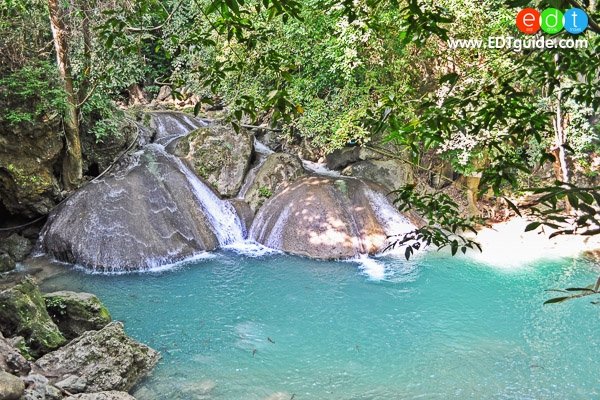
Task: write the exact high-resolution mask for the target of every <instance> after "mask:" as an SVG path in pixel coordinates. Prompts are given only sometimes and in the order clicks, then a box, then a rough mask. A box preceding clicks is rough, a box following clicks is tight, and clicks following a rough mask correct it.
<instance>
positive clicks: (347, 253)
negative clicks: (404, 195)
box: [250, 176, 414, 259]
mask: <svg viewBox="0 0 600 400" xmlns="http://www.w3.org/2000/svg"><path fill="white" fill-rule="evenodd" d="M413 229H414V225H413V224H412V223H411V222H410V221H409V220H408V219H407V218H406V217H404V216H403V215H401V214H400V213H399V212H398V211H397V210H396V209H395V208H394V207H393V206H392V205H391V204H390V203H389V201H388V200H387V199H386V197H385V195H384V194H383V193H382V192H381V188H379V187H378V186H377V185H374V184H371V183H367V182H364V181H361V180H358V179H349V178H329V177H317V176H309V177H304V178H300V179H299V180H297V181H296V182H294V183H292V184H291V185H289V186H288V187H286V188H284V189H283V190H282V191H280V192H278V193H277V194H276V195H275V196H273V197H272V198H271V199H269V200H268V201H267V202H266V203H265V204H264V205H263V206H262V208H261V209H260V211H259V212H258V214H257V215H256V217H255V219H254V223H253V224H252V229H251V230H250V238H252V239H254V240H256V241H257V242H259V243H262V244H264V245H266V246H268V247H271V248H275V249H278V250H283V251H286V252H288V253H292V254H297V255H302V256H307V257H311V258H319V259H346V258H352V257H355V256H357V255H359V254H375V253H377V252H379V251H381V250H383V249H384V248H385V247H387V245H388V243H389V242H388V236H393V235H400V234H403V233H408V232H410V231H412V230H413Z"/></svg>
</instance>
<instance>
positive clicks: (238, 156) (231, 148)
mask: <svg viewBox="0 0 600 400" xmlns="http://www.w3.org/2000/svg"><path fill="white" fill-rule="evenodd" d="M253 142H254V138H253V136H252V135H250V134H249V133H247V132H246V131H244V130H241V131H240V132H239V133H236V132H235V131H234V130H233V129H232V128H230V127H225V126H223V125H210V126H208V127H205V128H200V129H197V130H195V131H194V132H192V133H190V134H189V135H187V136H186V137H184V138H182V139H180V140H179V141H178V142H177V145H176V146H175V150H174V154H175V155H177V156H179V157H180V158H182V159H183V160H184V161H185V162H186V163H187V164H188V165H189V167H190V168H191V169H192V170H193V171H194V172H195V173H196V175H198V176H199V177H200V178H202V179H204V180H206V181H207V182H208V183H209V184H210V185H212V186H213V188H215V190H216V191H217V192H219V193H220V194H221V195H222V196H224V197H228V198H231V197H235V195H237V193H238V192H239V191H240V188H241V187H242V183H243V182H244V176H245V175H246V172H247V171H248V168H249V167H250V162H251V160H252V152H253V150H254V144H253Z"/></svg>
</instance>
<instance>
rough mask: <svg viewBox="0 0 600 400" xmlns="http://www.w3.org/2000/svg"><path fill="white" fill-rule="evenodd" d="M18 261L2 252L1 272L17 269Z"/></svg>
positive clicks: (0, 256) (0, 258)
mask: <svg viewBox="0 0 600 400" xmlns="http://www.w3.org/2000/svg"><path fill="white" fill-rule="evenodd" d="M16 266H17V263H16V262H15V260H14V259H13V258H12V257H11V256H9V255H8V254H5V253H0V272H8V271H12V270H13V269H15V268H16Z"/></svg>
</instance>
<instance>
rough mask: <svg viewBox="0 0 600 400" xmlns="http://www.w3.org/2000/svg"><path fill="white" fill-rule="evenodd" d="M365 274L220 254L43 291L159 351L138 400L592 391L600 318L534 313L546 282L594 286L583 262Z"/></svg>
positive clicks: (396, 264)
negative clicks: (94, 310) (75, 297)
mask: <svg viewBox="0 0 600 400" xmlns="http://www.w3.org/2000/svg"><path fill="white" fill-rule="evenodd" d="M378 265H379V266H380V267H382V271H379V272H378V273H377V274H376V276H379V277H382V278H383V279H380V280H374V279H373V278H372V277H370V276H368V275H367V274H366V273H365V272H364V270H363V269H361V267H360V266H359V265H358V264H356V263H349V262H337V263H336V262H319V261H311V260H307V259H304V258H296V257H289V256H285V255H267V256H263V257H258V258H252V257H242V256H240V255H239V254H236V253H235V252H233V251H224V252H220V253H217V254H216V255H215V256H214V257H212V258H206V259H204V260H196V261H194V262H193V263H191V264H188V265H184V266H181V267H179V268H176V269H174V270H170V271H163V272H157V273H146V274H134V275H120V276H99V275H86V274H84V273H81V272H78V271H75V270H68V271H67V272H65V273H64V274H61V275H58V276H56V277H54V278H52V279H51V280H49V281H47V282H46V284H45V289H46V290H54V289H71V290H81V291H89V292H92V293H96V294H97V295H99V296H100V297H101V299H102V300H103V301H104V302H105V303H106V304H107V306H108V307H109V309H110V310H111V312H112V314H113V317H114V318H115V319H118V320H122V321H124V322H125V326H126V329H127V331H128V332H129V333H130V334H131V335H132V336H134V337H135V338H137V339H138V340H140V341H142V342H144V343H147V344H149V345H150V346H152V347H154V348H155V349H158V350H160V351H161V352H162V354H163V360H162V361H161V363H160V364H159V366H158V367H157V369H156V370H155V371H154V373H153V375H152V376H151V377H150V378H149V379H148V380H146V381H145V382H144V384H143V385H141V386H140V387H139V388H138V390H137V392H136V393H135V394H136V396H137V397H138V399H140V400H147V399H178V398H180V399H215V400H217V399H218V400H221V399H222V400H232V399H236V400H239V399H247V400H253V399H271V400H273V399H278V400H279V399H286V400H287V399H291V398H293V399H295V400H305V399H348V400H349V399H356V400H358V399H363V400H366V399H374V400H375V399H376V400H387V399H584V398H585V399H588V398H598V396H600V375H599V371H600V330H599V329H598V328H599V314H600V308H598V306H595V305H592V304H590V301H589V300H586V299H580V300H577V301H573V302H569V303H566V304H561V305H556V306H543V305H542V303H543V301H544V300H545V299H547V298H548V297H549V294H548V293H546V292H545V289H547V288H552V287H567V286H572V285H583V284H588V283H590V282H593V281H594V279H595V278H596V276H597V274H598V270H597V268H598V267H597V266H594V265H593V264H592V263H590V262H585V261H582V260H573V259H565V260H560V261H552V262H544V263H539V264H537V265H529V266H525V267H523V268H521V269H518V270H511V271H506V270H498V269H493V268H491V267H487V266H483V265H477V264H475V263H473V262H472V261H469V260H467V259H465V258H451V257H445V256H440V255H429V256H426V257H424V258H421V259H419V260H416V261H413V262H410V263H407V262H406V261H404V260H402V259H392V258H388V259H385V258H384V259H380V260H378ZM372 269H373V267H372V266H370V267H369V266H368V268H367V269H366V271H370V270H372Z"/></svg>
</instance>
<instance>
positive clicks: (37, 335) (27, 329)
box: [0, 277, 66, 357]
mask: <svg viewBox="0 0 600 400" xmlns="http://www.w3.org/2000/svg"><path fill="white" fill-rule="evenodd" d="M0 332H2V334H3V335H4V336H7V337H12V336H23V337H24V338H25V344H26V345H27V348H28V351H29V354H30V355H31V356H33V357H38V356H40V355H42V354H45V353H47V352H49V351H52V350H54V349H56V348H58V347H60V346H61V345H63V344H64V343H65V342H66V339H65V338H64V336H63V335H62V334H61V333H60V330H59V329H58V327H57V326H56V324H55V323H54V322H53V321H52V319H51V318H50V316H49V315H48V312H47V311H46V305H45V304H44V299H43V297H42V294H41V292H40V290H39V288H38V287H37V285H36V283H35V281H34V280H33V279H32V278H30V277H24V278H23V279H22V280H21V282H19V283H18V284H17V285H15V286H14V287H11V288H9V289H5V290H3V291H2V292H0Z"/></svg>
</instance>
